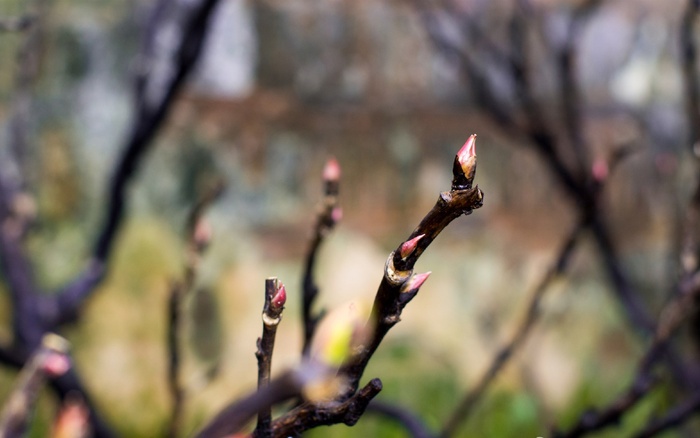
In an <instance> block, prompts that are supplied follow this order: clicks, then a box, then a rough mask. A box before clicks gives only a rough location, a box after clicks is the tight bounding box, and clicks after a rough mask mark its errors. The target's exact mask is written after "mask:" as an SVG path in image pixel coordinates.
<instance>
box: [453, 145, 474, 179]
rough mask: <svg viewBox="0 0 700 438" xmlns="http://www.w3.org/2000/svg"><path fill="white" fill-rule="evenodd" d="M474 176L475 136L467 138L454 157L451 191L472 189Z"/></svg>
mask: <svg viewBox="0 0 700 438" xmlns="http://www.w3.org/2000/svg"><path fill="white" fill-rule="evenodd" d="M475 174H476V134H472V135H471V136H469V138H468V139H467V141H466V142H465V143H464V145H463V146H462V148H461V149H460V150H459V151H458V152H457V155H456V156H455V161H454V166H453V167H452V176H453V180H452V190H465V189H470V188H471V187H472V182H473V181H474V175H475Z"/></svg>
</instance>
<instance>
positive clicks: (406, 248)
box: [399, 234, 425, 259]
mask: <svg viewBox="0 0 700 438" xmlns="http://www.w3.org/2000/svg"><path fill="white" fill-rule="evenodd" d="M424 236H425V234H421V235H420V236H416V237H414V238H413V239H411V240H408V241H406V242H404V243H402V244H401V249H400V250H399V255H400V256H401V258H402V259H405V258H406V257H408V256H410V255H411V254H413V251H415V250H416V246H418V241H419V240H421V239H422V238H423V237H424Z"/></svg>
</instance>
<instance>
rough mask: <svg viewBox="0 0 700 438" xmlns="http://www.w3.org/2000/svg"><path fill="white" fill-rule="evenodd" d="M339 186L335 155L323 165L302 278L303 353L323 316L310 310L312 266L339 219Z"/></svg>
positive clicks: (313, 294) (315, 290)
mask: <svg viewBox="0 0 700 438" xmlns="http://www.w3.org/2000/svg"><path fill="white" fill-rule="evenodd" d="M339 188H340V166H339V165H338V162H337V161H336V160H335V158H331V159H329V160H328V161H327V162H326V166H325V167H324V169H323V191H324V197H323V201H322V203H321V206H320V208H319V212H318V215H317V217H316V225H315V227H314V235H313V237H312V239H311V242H310V244H309V250H308V252H307V255H306V262H305V264H304V274H303V282H302V291H303V292H302V306H301V309H302V318H303V324H304V343H303V346H302V353H303V354H304V355H306V354H308V352H309V347H310V346H311V338H313V335H314V332H315V331H316V326H317V325H318V321H319V320H320V319H321V317H322V316H323V312H319V313H318V314H315V315H314V314H312V307H313V304H314V301H315V300H316V296H317V295H318V286H317V285H316V282H315V281H314V268H315V267H316V256H317V254H318V250H319V248H320V246H321V243H323V240H324V239H325V237H326V236H327V235H328V233H330V232H331V230H333V228H334V227H335V225H336V223H337V222H338V220H340V212H341V210H340V207H338V191H339Z"/></svg>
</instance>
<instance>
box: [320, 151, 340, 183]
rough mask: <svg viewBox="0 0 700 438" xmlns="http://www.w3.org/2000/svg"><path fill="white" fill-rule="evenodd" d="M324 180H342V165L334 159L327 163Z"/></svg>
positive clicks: (324, 169)
mask: <svg viewBox="0 0 700 438" xmlns="http://www.w3.org/2000/svg"><path fill="white" fill-rule="evenodd" d="M323 179H324V181H338V180H340V164H338V160H336V159H335V158H334V157H331V158H329V159H328V161H326V166H325V167H324V168H323Z"/></svg>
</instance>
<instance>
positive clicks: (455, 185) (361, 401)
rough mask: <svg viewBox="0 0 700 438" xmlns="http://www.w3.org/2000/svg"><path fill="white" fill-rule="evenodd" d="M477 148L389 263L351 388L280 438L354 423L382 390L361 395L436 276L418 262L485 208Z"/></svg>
mask: <svg viewBox="0 0 700 438" xmlns="http://www.w3.org/2000/svg"><path fill="white" fill-rule="evenodd" d="M475 143H476V136H475V135H472V136H471V137H469V139H468V140H467V142H466V143H465V144H464V146H462V148H461V149H460V150H459V152H458V153H457V155H456V156H455V159H454V162H453V166H452V167H453V169H452V173H453V179H452V187H451V190H450V191H445V192H442V193H441V194H440V196H439V198H438V200H437V203H436V204H435V206H434V207H433V208H432V209H431V210H430V211H429V212H428V214H427V215H426V216H425V217H424V218H423V220H422V221H421V222H420V224H419V225H418V227H416V229H415V230H413V232H412V233H411V235H410V236H409V237H408V239H406V240H405V241H404V242H402V243H401V244H400V245H399V246H398V247H397V248H396V250H394V251H393V252H392V253H391V254H390V255H389V257H388V258H387V261H386V265H385V267H384V275H383V277H382V280H381V282H380V285H379V288H378V291H377V294H376V295H375V299H374V304H373V306H372V312H371V315H370V319H369V321H368V322H367V324H366V327H365V331H367V332H368V333H369V335H368V336H367V339H366V340H363V341H362V342H361V343H360V344H359V345H357V346H354V347H353V354H352V355H351V356H350V358H349V359H348V360H347V361H346V362H345V363H344V364H343V365H342V366H341V368H340V372H339V375H340V376H342V377H343V378H344V379H345V381H346V384H347V389H346V390H345V391H344V393H343V394H342V395H341V397H340V398H339V399H338V401H337V402H335V403H332V404H328V403H320V404H319V403H314V402H313V401H307V402H304V403H302V404H301V405H299V406H297V407H295V408H294V409H292V410H291V411H289V412H288V413H286V414H284V415H282V416H281V417H279V418H277V419H275V420H274V421H273V425H272V427H273V434H274V435H275V436H290V435H291V436H297V435H299V434H301V433H303V432H304V431H306V430H308V429H311V428H313V427H316V426H319V425H326V424H336V423H338V422H344V423H345V424H354V422H355V421H357V419H359V416H361V415H362V412H364V410H365V409H366V408H367V405H368V403H369V402H370V400H371V399H372V398H373V397H374V396H375V395H376V394H377V393H378V392H379V391H380V390H381V382H380V381H379V380H378V379H374V380H372V381H370V383H369V384H368V385H366V386H365V387H364V388H363V389H361V390H359V391H358V388H359V383H360V379H361V378H362V375H363V373H364V371H365V368H366V367H367V364H368V363H369V360H370V359H371V357H372V355H373V354H374V352H375V351H376V350H377V348H378V347H379V344H380V343H381V341H382V340H383V339H384V336H385V335H386V334H387V333H388V332H389V330H390V329H391V328H392V327H393V326H394V325H396V323H398V322H399V320H400V317H401V312H402V310H403V308H404V307H405V306H406V305H407V304H408V303H409V302H410V301H411V300H412V299H413V298H414V297H415V296H416V294H417V293H418V291H419V289H420V288H421V286H422V285H423V284H424V283H425V281H426V280H427V279H428V276H429V275H430V272H427V273H421V274H414V273H413V268H414V266H415V264H416V262H417V261H418V259H419V257H420V256H421V254H423V252H424V251H425V250H426V249H427V248H428V246H429V245H430V243H432V242H433V240H435V238H436V237H437V236H438V235H439V234H440V232H442V230H444V229H445V227H446V226H447V225H449V224H450V222H452V221H453V220H454V219H456V218H458V217H460V216H462V215H468V214H470V213H472V212H473V210H475V209H477V208H479V207H481V206H482V203H483V197H484V195H483V192H482V191H481V190H480V189H479V188H478V187H472V184H473V181H474V176H475V173H476V148H475Z"/></svg>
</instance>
